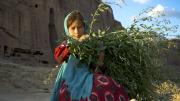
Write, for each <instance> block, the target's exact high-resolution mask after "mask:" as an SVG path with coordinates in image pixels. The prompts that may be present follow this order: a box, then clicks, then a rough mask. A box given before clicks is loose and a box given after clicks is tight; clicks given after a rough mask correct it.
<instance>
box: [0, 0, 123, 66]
mask: <svg viewBox="0 0 180 101" xmlns="http://www.w3.org/2000/svg"><path fill="white" fill-rule="evenodd" d="M100 2H101V0H71V1H70V0H1V1H0V57H3V58H4V57H5V58H10V59H13V60H19V61H21V60H23V61H27V62H29V61H30V62H31V63H45V64H49V63H50V64H51V63H53V55H52V54H53V50H54V47H55V46H56V45H57V44H58V43H57V40H58V39H59V40H63V36H64V35H63V31H64V29H63V21H64V17H65V16H66V15H67V14H68V13H69V12H70V11H72V10H74V9H77V10H79V11H80V12H82V15H83V16H84V17H85V19H86V20H87V21H88V22H89V21H90V19H91V13H92V12H94V11H95V10H96V9H97V6H98V5H99V3H100ZM98 19H100V20H99V22H98V23H97V24H96V25H95V29H94V30H97V29H104V28H106V27H110V28H114V27H117V22H116V21H115V20H114V17H113V14H112V13H111V12H108V11H107V12H106V13H104V14H102V15H101V16H100V17H99V18H98ZM119 24H120V23H119ZM119 26H121V25H119Z"/></svg>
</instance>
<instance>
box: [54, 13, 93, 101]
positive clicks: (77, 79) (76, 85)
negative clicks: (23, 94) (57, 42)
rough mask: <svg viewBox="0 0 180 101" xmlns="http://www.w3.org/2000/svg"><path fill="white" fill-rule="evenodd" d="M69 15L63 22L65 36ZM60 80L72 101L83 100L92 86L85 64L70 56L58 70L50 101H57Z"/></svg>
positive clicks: (91, 76) (90, 75)
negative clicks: (63, 81) (66, 88)
mask: <svg viewBox="0 0 180 101" xmlns="http://www.w3.org/2000/svg"><path fill="white" fill-rule="evenodd" d="M71 14H72V12H71V13H69V14H68V15H67V16H66V18H65V20H64V31H65V34H66V35H67V36H68V35H69V32H68V28H67V20H68V17H69V16H70V15H71ZM85 29H86V28H85ZM62 80H65V84H66V85H67V86H68V92H69V93H70V97H71V99H72V100H80V99H81V98H82V99H85V98H87V97H89V96H90V94H91V91H92V85H93V74H92V73H90V71H89V69H88V65H87V64H86V63H81V62H80V60H79V59H78V58H76V56H74V55H72V54H71V55H70V56H69V59H68V61H67V63H66V62H64V63H63V64H62V66H61V68H60V70H59V73H58V76H57V78H56V82H55V87H54V92H53V96H52V97H51V101H58V99H59V98H58V95H59V89H60V86H61V83H62Z"/></svg>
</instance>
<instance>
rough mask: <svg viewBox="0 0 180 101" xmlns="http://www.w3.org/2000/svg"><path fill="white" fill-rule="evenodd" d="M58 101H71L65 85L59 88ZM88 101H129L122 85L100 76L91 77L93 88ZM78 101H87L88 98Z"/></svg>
mask: <svg viewBox="0 0 180 101" xmlns="http://www.w3.org/2000/svg"><path fill="white" fill-rule="evenodd" d="M59 94H60V95H59V96H60V99H59V101H72V100H71V98H70V92H68V90H67V85H65V84H64V82H63V84H62V86H61V88H60V93H59ZM89 99H90V101H129V97H128V95H127V93H126V92H125V91H124V88H123V86H122V85H120V84H117V83H116V82H115V81H114V80H113V79H112V78H110V77H107V76H104V75H102V74H94V75H93V88H92V92H91V95H90V97H89ZM73 101H74V100H73ZM80 101H89V100H88V98H86V99H81V100H80Z"/></svg>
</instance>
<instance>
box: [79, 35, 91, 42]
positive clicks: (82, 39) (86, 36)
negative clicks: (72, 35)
mask: <svg viewBox="0 0 180 101" xmlns="http://www.w3.org/2000/svg"><path fill="white" fill-rule="evenodd" d="M88 38H89V35H87V34H85V35H82V36H81V37H80V38H79V41H80V42H82V41H84V40H86V39H88Z"/></svg>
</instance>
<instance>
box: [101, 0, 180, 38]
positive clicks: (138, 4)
mask: <svg viewBox="0 0 180 101" xmlns="http://www.w3.org/2000/svg"><path fill="white" fill-rule="evenodd" d="M102 1H105V2H116V3H119V4H120V5H121V8H120V7H119V6H116V5H114V4H112V5H111V7H112V9H113V14H114V17H115V19H116V20H118V21H120V22H121V23H122V25H123V26H125V27H127V26H129V25H130V24H131V23H132V19H133V17H135V16H137V15H138V14H139V13H140V12H141V11H142V10H143V9H146V8H149V7H154V8H153V11H152V12H150V13H149V15H151V16H155V15H156V14H157V12H158V13H159V12H164V13H165V14H166V15H167V17H166V18H168V19H170V21H171V23H172V24H173V25H179V27H180V0H124V1H125V4H124V3H122V2H121V0H102ZM171 35H180V28H179V29H178V32H177V33H170V36H171ZM171 37H172V36H171Z"/></svg>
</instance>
